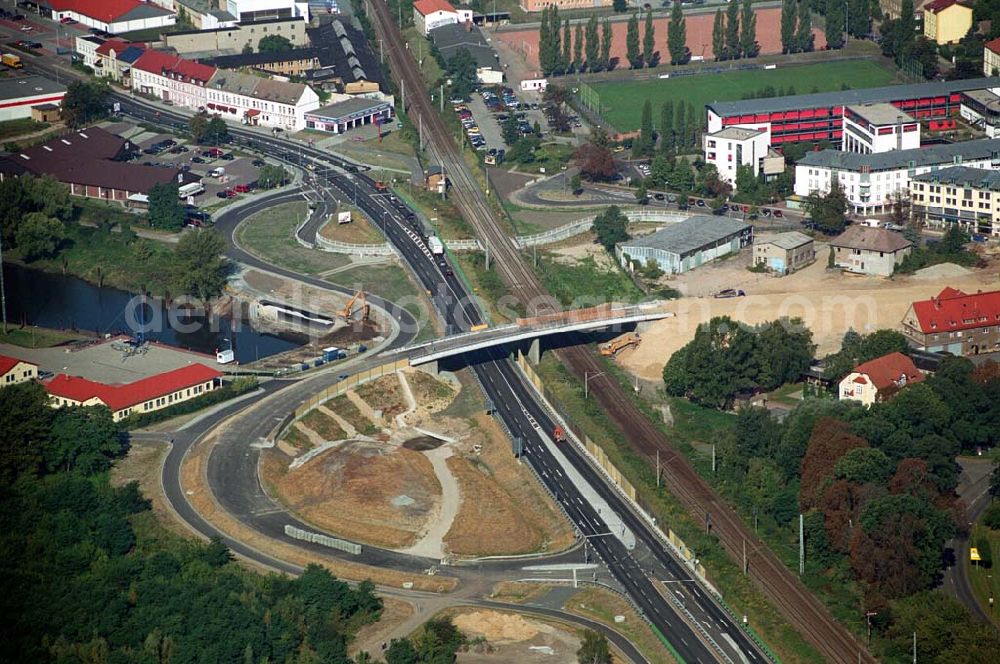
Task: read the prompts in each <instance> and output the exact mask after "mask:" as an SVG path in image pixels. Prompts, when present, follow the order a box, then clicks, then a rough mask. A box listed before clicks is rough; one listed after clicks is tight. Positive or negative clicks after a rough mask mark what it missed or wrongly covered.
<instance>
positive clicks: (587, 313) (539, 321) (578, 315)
mask: <svg viewBox="0 0 1000 664" xmlns="http://www.w3.org/2000/svg"><path fill="white" fill-rule="evenodd" d="M611 311H612V306H611V304H599V305H597V306H596V307H588V308H586V309H575V310H573V311H562V312H558V313H554V314H543V315H541V316H531V317H530V318H518V319H517V324H518V325H519V326H521V327H531V326H535V325H545V324H546V323H578V322H579V323H584V322H586V321H589V320H597V319H599V318H606V317H607V316H608V314H610V313H611Z"/></svg>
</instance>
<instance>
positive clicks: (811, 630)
mask: <svg viewBox="0 0 1000 664" xmlns="http://www.w3.org/2000/svg"><path fill="white" fill-rule="evenodd" d="M365 8H366V11H367V13H368V15H369V16H370V17H371V18H372V24H373V26H374V28H375V31H376V34H377V35H378V37H379V38H380V39H381V40H382V43H383V44H385V45H387V46H388V48H387V49H386V56H387V57H388V60H389V65H390V69H391V71H392V74H393V77H394V79H395V80H396V82H397V84H398V86H399V88H400V92H401V96H402V98H403V99H404V102H403V103H404V105H405V109H404V110H405V111H406V113H407V114H408V115H409V116H410V118H411V120H413V121H414V122H415V123H418V124H420V125H421V126H422V127H423V130H424V133H425V134H426V136H427V138H428V142H429V146H430V148H431V150H432V151H433V153H434V155H435V156H436V157H437V160H438V161H439V162H440V164H441V165H442V167H443V168H444V170H445V171H446V172H447V173H448V176H449V178H451V183H452V189H451V191H452V193H451V196H452V199H453V201H454V202H455V204H456V205H457V207H458V208H459V210H460V212H461V213H462V216H463V218H465V219H466V220H467V221H468V222H469V223H470V224H471V225H472V227H473V230H474V231H475V234H476V236H477V238H478V239H479V241H480V244H482V245H483V246H484V247H488V249H489V251H490V254H491V256H492V258H493V261H494V264H495V265H496V269H497V271H498V272H499V274H500V276H501V277H502V279H503V281H504V283H505V284H506V285H507V287H508V288H509V289H510V291H511V293H512V294H513V295H515V296H517V297H518V298H519V299H520V301H521V302H522V303H524V304H525V306H526V307H531V308H530V309H529V312H532V309H533V310H534V312H535V313H545V312H546V311H548V310H555V309H558V306H557V304H556V303H555V301H554V299H553V298H552V297H551V295H549V294H548V293H547V292H546V290H545V288H544V287H543V286H542V285H541V283H540V282H539V281H538V279H537V277H536V275H535V273H534V272H533V271H532V270H531V268H530V267H529V266H528V264H527V262H526V261H525V260H523V258H522V256H521V255H520V254H519V252H518V250H517V248H516V247H515V246H514V243H513V241H512V240H511V239H510V237H509V236H508V234H507V233H506V232H505V230H504V224H503V222H502V220H500V218H499V216H498V214H497V213H496V211H495V210H494V208H493V207H492V205H491V204H490V202H489V201H488V200H487V198H486V196H485V195H484V193H483V191H482V190H481V188H480V187H479V185H478V183H477V182H476V181H475V179H474V177H473V175H472V173H471V172H470V169H469V167H468V165H467V164H466V162H465V160H464V158H463V155H462V152H461V149H460V148H459V147H458V146H456V145H455V143H454V142H453V140H452V135H451V132H449V131H448V129H447V127H446V126H445V124H444V120H443V119H442V117H441V115H440V114H439V113H438V112H437V110H436V109H435V108H434V106H433V104H432V102H431V99H430V97H429V96H428V93H427V89H426V85H425V83H424V81H423V79H422V77H421V73H420V70H419V68H418V66H417V63H416V61H415V60H414V59H413V54H412V53H410V52H409V50H408V49H406V48H405V47H404V45H405V43H406V41H405V40H404V39H403V38H402V35H401V34H400V32H399V29H398V27H397V25H396V23H395V19H394V18H393V16H392V14H391V12H390V10H389V7H388V5H387V4H386V3H385V2H380V1H379V0H367V2H366V3H365ZM556 352H557V353H558V355H559V357H560V359H561V360H562V361H563V363H564V364H565V365H566V366H567V367H568V368H569V369H570V371H571V372H572V373H573V374H574V375H575V376H576V378H577V379H579V380H580V381H586V380H587V377H588V376H589V375H594V376H595V378H594V379H593V381H591V382H593V387H592V388H591V390H592V392H593V394H594V395H595V397H596V399H597V400H598V402H599V403H600V405H601V407H602V408H603V410H604V412H605V413H606V414H607V416H608V417H609V419H610V420H611V421H612V422H613V423H614V425H615V426H616V427H617V428H618V429H620V430H621V431H622V433H623V434H624V438H625V440H627V441H628V442H629V444H630V445H631V446H632V447H633V449H634V450H635V451H636V452H637V453H639V454H640V455H641V456H642V457H643V458H645V459H646V460H647V461H648V462H649V463H650V464H653V463H655V458H656V457H657V456H658V455H659V458H660V463H661V467H662V468H663V479H664V482H665V485H666V487H667V489H668V490H670V491H671V492H672V493H673V494H674V495H675V496H676V497H677V498H678V499H679V500H680V501H681V503H682V504H683V505H684V506H685V508H686V509H687V510H688V511H689V512H690V513H691V514H692V515H694V516H695V517H696V518H697V520H698V521H701V522H704V523H706V524H707V528H708V529H709V530H710V532H711V533H713V534H714V535H716V536H717V537H718V539H719V542H720V543H721V544H722V546H723V547H724V548H725V550H726V552H727V553H728V554H729V556H730V557H731V558H732V559H733V560H734V561H738V563H739V564H740V565H743V556H744V552H745V551H752V552H753V555H752V557H751V560H750V561H749V562H748V564H747V566H746V567H745V569H746V572H747V574H748V575H749V576H750V577H751V578H752V579H753V581H754V582H755V583H756V584H757V586H758V587H759V588H760V589H761V590H762V591H763V593H764V595H765V596H766V597H767V598H768V600H769V601H770V602H771V603H772V604H774V605H775V606H776V607H778V609H779V610H780V611H781V613H782V615H783V616H784V618H785V619H786V620H787V621H788V622H789V623H791V624H792V625H793V626H795V627H796V628H797V629H798V631H799V632H800V633H801V634H802V635H803V636H804V637H805V638H806V639H807V640H808V641H809V642H810V643H811V644H812V645H813V646H814V647H815V648H816V649H817V650H818V651H819V652H820V653H821V654H822V655H823V656H824V657H825V658H826V659H827V660H828V661H831V662H843V663H844V664H849V663H853V662H858V661H863V662H875V661H876V660H875V659H874V657H872V656H871V654H870V653H869V652H868V651H867V650H866V648H865V647H864V645H863V644H862V643H861V642H860V641H859V640H858V639H857V638H856V637H855V636H854V635H853V634H852V633H851V632H849V631H848V630H847V628H845V627H844V626H843V625H841V624H840V623H839V622H837V620H836V619H835V618H834V617H833V616H832V615H831V614H830V612H829V611H828V610H827V609H826V607H824V606H823V605H822V603H820V601H819V600H818V599H817V598H816V597H815V596H814V595H813V594H812V593H811V592H809V590H808V589H807V588H806V587H805V585H804V584H803V583H802V582H801V581H800V580H799V579H798V578H796V576H795V575H794V574H793V573H792V572H791V570H789V569H788V568H787V567H786V566H785V565H784V564H783V563H782V562H781V561H780V560H779V559H778V557H777V556H776V555H774V553H773V552H772V551H771V550H770V549H769V548H768V547H767V545H766V544H765V543H764V542H763V541H761V540H760V539H759V538H758V537H757V536H756V535H755V534H754V533H753V532H752V531H750V530H749V529H748V528H746V527H745V525H744V524H743V523H742V521H741V520H740V519H739V517H738V515H737V514H736V513H735V512H734V511H733V509H732V508H731V507H730V506H729V505H728V504H727V503H726V501H725V500H724V499H722V498H721V497H719V496H718V495H717V494H716V493H715V492H714V491H713V490H712V488H711V487H710V486H709V485H708V483H707V482H706V481H705V480H704V479H702V477H701V476H700V475H698V473H697V471H695V469H694V468H693V467H692V466H691V464H690V463H689V462H688V461H687V459H685V458H684V457H683V456H682V455H680V454H678V453H677V452H676V451H675V450H674V448H673V446H672V445H671V443H670V441H669V440H668V439H667V437H666V435H665V434H664V433H663V432H662V431H661V430H660V429H659V428H658V427H656V426H655V425H654V423H653V422H651V421H650V420H649V418H648V417H647V416H646V415H645V414H644V413H643V412H642V411H641V410H640V409H639V407H638V406H637V405H636V404H635V402H634V401H633V399H632V396H631V395H629V394H628V393H627V392H626V391H625V389H624V388H623V386H622V385H620V384H619V383H618V382H617V380H616V379H614V378H613V377H611V376H608V374H607V373H606V371H605V370H604V369H605V367H604V365H603V364H602V361H601V359H600V357H599V356H598V355H597V354H596V353H595V351H594V349H593V348H589V347H584V346H576V347H567V348H563V349H560V350H558V351H556Z"/></svg>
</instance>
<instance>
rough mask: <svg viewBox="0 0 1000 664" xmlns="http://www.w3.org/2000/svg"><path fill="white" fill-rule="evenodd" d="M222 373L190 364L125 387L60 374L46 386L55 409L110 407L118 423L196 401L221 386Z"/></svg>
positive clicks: (200, 365) (203, 366)
mask: <svg viewBox="0 0 1000 664" xmlns="http://www.w3.org/2000/svg"><path fill="white" fill-rule="evenodd" d="M221 376H222V372H220V371H217V370H215V369H212V368H211V367H207V366H205V365H204V364H190V365H188V366H186V367H182V368H180V369H174V370H173V371H168V372H166V373H162V374H159V375H157V376H150V377H149V378H143V379H142V380H137V381H136V382H134V383H127V384H125V385H106V384H104V383H98V382H96V381H92V380H88V379H86V378H80V377H79V376H67V375H66V374H59V375H58V376H56V377H55V378H53V379H52V380H50V381H48V382H47V383H45V389H46V390H48V392H49V395H50V396H51V402H50V403H51V405H52V407H53V408H62V407H63V406H107V407H108V409H110V410H111V414H112V416H113V417H114V419H115V421H116V422H117V421H119V420H122V419H125V418H126V417H128V416H129V415H133V414H137V415H138V414H142V413H151V412H153V411H155V410H160V409H161V408H166V407H168V406H172V405H174V404H175V403H181V402H183V401H187V400H188V399H194V398H195V397H199V396H201V395H203V394H205V393H206V392H211V391H212V390H214V389H216V388H217V387H219V378H220V377H221Z"/></svg>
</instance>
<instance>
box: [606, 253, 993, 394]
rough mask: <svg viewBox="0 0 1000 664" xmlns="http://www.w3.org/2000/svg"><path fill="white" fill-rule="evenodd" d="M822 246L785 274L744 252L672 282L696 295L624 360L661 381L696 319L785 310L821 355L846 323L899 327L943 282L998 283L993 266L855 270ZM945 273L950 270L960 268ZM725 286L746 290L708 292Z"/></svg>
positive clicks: (835, 344) (744, 318)
mask: <svg viewBox="0 0 1000 664" xmlns="http://www.w3.org/2000/svg"><path fill="white" fill-rule="evenodd" d="M825 251H826V249H825V247H823V246H822V245H820V246H818V248H817V253H818V256H817V261H816V263H814V264H812V265H811V266H809V267H808V268H806V269H804V270H802V271H801V272H797V273H795V274H792V275H790V276H787V277H772V276H767V275H759V274H754V273H751V272H747V271H746V269H745V267H743V266H742V264H741V262H738V261H742V260H743V257H738V258H733V259H730V260H728V261H723V262H722V263H717V264H714V265H709V266H704V267H702V268H699V269H697V270H693V271H692V272H690V273H688V274H687V275H684V277H683V278H678V279H676V280H672V281H670V282H669V283H670V284H671V285H673V286H674V287H675V288H678V287H681V288H680V290H682V292H685V291H687V292H689V294H697V295H699V296H697V297H686V298H682V299H680V300H677V301H676V302H673V303H671V304H670V305H669V306H668V308H670V309H671V310H673V311H674V312H675V313H676V316H675V317H673V318H667V319H664V320H662V321H658V322H656V323H652V324H650V325H649V326H648V327H647V328H646V329H645V330H644V332H643V335H642V336H643V342H642V344H641V345H640V346H639V347H638V348H637V349H636V350H635V352H632V353H629V354H627V355H623V356H622V357H621V363H622V365H623V366H625V367H626V368H627V369H628V370H629V371H631V372H632V373H634V374H637V375H638V376H640V377H641V378H643V379H647V380H659V379H660V376H661V373H662V370H663V365H664V364H665V363H666V361H667V359H668V358H669V357H670V356H671V355H672V354H673V353H674V352H675V351H676V350H677V349H679V348H681V347H682V346H683V345H684V344H686V343H687V342H688V341H690V340H691V339H692V337H693V336H694V332H695V330H696V329H697V327H698V325H700V324H701V323H704V322H707V321H708V320H710V319H711V318H712V317H715V316H730V317H732V318H733V319H734V320H737V321H741V322H744V323H747V324H751V325H755V324H758V323H763V322H765V321H770V320H774V319H776V318H780V317H782V316H787V317H790V318H791V317H799V318H801V319H802V320H803V321H804V322H805V324H806V326H808V327H809V329H810V330H812V333H813V341H814V342H815V343H816V344H817V346H818V348H817V351H816V352H817V354H818V355H820V356H822V355H825V354H827V353H831V352H834V351H836V350H838V349H839V348H840V342H841V340H842V339H843V336H844V333H845V332H847V331H848V330H849V329H852V328H853V329H854V330H856V331H858V332H862V333H868V332H872V331H874V330H877V329H882V328H889V329H898V327H899V322H900V321H901V320H902V318H903V315H904V314H905V313H906V311H907V309H908V308H909V306H910V304H911V303H912V302H913V301H914V300H920V299H925V298H928V297H930V296H932V295H936V294H937V293H938V292H940V291H941V289H942V288H944V287H945V286H951V287H954V288H958V289H961V290H964V291H966V292H975V291H976V290H980V289H982V290H987V289H990V288H997V272H996V268H995V267H993V266H991V267H990V269H985V270H975V271H971V272H969V273H967V274H964V275H961V276H935V275H934V272H931V273H930V274H925V275H922V278H916V277H913V276H907V277H897V278H894V279H887V278H879V277H866V276H853V275H845V274H843V273H841V272H839V271H835V270H828V269H826V254H825V253H824V252H825ZM744 253H747V254H748V253H749V252H744ZM705 268H708V269H705ZM942 271H943V272H944V273H945V275H949V274H953V273H955V272H956V271H955V270H953V269H944V270H942ZM722 288H743V289H744V290H745V291H746V292H747V296H746V297H739V298H731V299H715V298H713V297H711V296H710V295H705V294H706V293H712V292H716V291H718V290H721V289H722Z"/></svg>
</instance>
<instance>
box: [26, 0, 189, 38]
mask: <svg viewBox="0 0 1000 664" xmlns="http://www.w3.org/2000/svg"><path fill="white" fill-rule="evenodd" d="M39 5H40V8H39V9H40V11H46V10H47V11H49V12H50V13H51V17H52V19H53V20H56V21H59V20H62V19H64V18H70V19H73V20H75V21H78V22H79V23H81V24H82V25H85V26H87V27H89V28H97V29H98V30H104V31H105V32H110V33H112V34H121V33H123V32H132V31H134V30H149V29H155V28H164V27H166V26H168V25H173V24H174V23H176V22H177V14H175V13H174V12H172V11H171V10H169V9H167V8H165V7H163V6H161V5H159V4H156V3H154V2H142V1H141V0H40V2H39Z"/></svg>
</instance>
